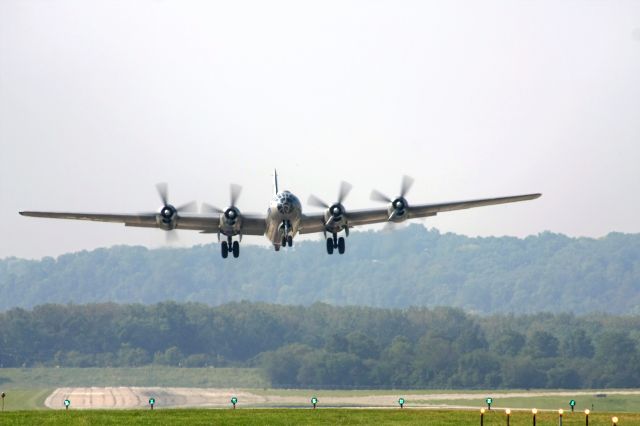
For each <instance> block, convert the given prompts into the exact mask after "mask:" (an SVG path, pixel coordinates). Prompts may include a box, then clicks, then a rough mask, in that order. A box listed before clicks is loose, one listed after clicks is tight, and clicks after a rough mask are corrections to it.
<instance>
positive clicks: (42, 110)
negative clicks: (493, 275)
mask: <svg viewBox="0 0 640 426" xmlns="http://www.w3.org/2000/svg"><path fill="white" fill-rule="evenodd" d="M639 160H640V2H638V1H626V2H625V1H613V0H612V1H514V0H507V1H482V2H480V1H433V2H426V1H415V2H411V1H403V2H398V1H371V0H367V1H362V2H357V1H324V2H302V1H291V2H278V1H269V2H264V1H256V2H248V1H232V2H229V1H227V2H213V1H202V2H194V1H183V0H180V1H143V0H139V1H130V0H126V1H86V0H82V1H28V0H20V1H17V0H16V1H13V0H0V206H1V207H0V257H6V256H19V257H40V256H44V255H57V254H61V253H64V252H68V251H74V250H80V249H91V248H95V247H99V246H110V245H114V244H144V245H147V246H151V247H156V246H161V245H163V244H164V237H165V236H164V234H163V233H162V232H161V231H158V230H147V229H132V228H125V227H123V226H121V225H115V224H102V223H91V222H76V221H56V220H46V219H34V218H25V217H21V216H19V215H18V210H51V211H86V212H117V213H125V212H140V211H149V210H152V211H153V210H155V209H157V208H158V207H159V205H160V203H159V199H158V197H157V194H156V192H155V188H154V184H155V183H156V182H159V181H167V182H169V184H170V186H169V187H170V196H171V200H172V201H173V202H174V203H175V204H181V203H183V202H186V201H189V200H193V199H195V200H197V201H199V202H203V201H205V202H209V203H211V204H214V205H218V206H225V205H226V204H227V200H228V191H229V189H228V185H229V183H231V182H235V183H239V184H242V185H243V186H244V191H243V193H242V197H241V199H240V203H239V207H240V208H241V209H242V210H243V211H251V212H263V211H265V210H266V207H267V204H268V202H269V200H270V198H271V196H272V193H271V178H270V174H271V172H272V169H273V168H274V167H277V168H278V172H279V174H280V177H281V180H280V184H281V187H286V188H287V189H290V190H292V191H293V192H294V193H296V194H297V195H298V196H299V197H300V198H301V199H302V200H303V201H306V199H307V198H308V196H309V194H311V193H314V194H316V195H318V196H320V197H321V198H323V199H325V200H327V201H332V200H333V198H335V194H336V192H337V189H338V185H339V182H340V180H343V179H344V180H347V181H349V182H351V183H352V184H353V185H354V190H353V191H352V193H351V196H350V197H349V199H348V200H347V203H346V206H347V208H354V209H355V208H365V207H370V206H377V205H378V204H375V203H373V202H371V201H369V193H370V191H371V189H373V188H374V187H375V188H378V189H380V190H382V191H383V192H387V193H389V194H390V195H395V193H397V191H398V187H399V185H400V179H401V176H402V175H403V174H409V175H411V176H413V177H414V178H415V179H416V183H415V185H414V187H413V190H412V192H411V193H410V194H409V201H410V202H414V203H423V202H437V201H447V200H459V199H467V198H477V197H486V196H501V195H512V194H519V193H528V192H543V193H544V195H543V197H542V198H541V199H539V200H536V201H532V202H527V203H521V204H518V205H509V206H496V207H487V208H481V209H473V210H467V211H463V212H456V213H446V214H442V215H441V216H438V217H436V218H432V219H429V220H428V221H426V222H425V224H427V225H428V226H434V227H437V228H438V229H440V230H441V231H443V232H444V231H451V232H456V233H463V234H467V235H517V236H524V235H528V234H536V233H538V232H541V231H544V230H551V231H554V232H562V233H566V234H569V235H575V236H578V235H587V236H602V235H604V234H606V233H608V232H610V231H622V232H640V220H639V218H640V171H639V170H638V163H639ZM309 210H312V209H308V208H307V211H309ZM180 237H181V243H182V244H184V245H190V244H194V243H207V242H210V241H212V240H213V239H214V238H212V236H210V235H209V236H203V235H198V234H197V233H190V232H187V231H183V232H181V233H180ZM250 241H251V242H252V243H264V242H266V239H264V238H258V237H253V238H252V239H251V240H250Z"/></svg>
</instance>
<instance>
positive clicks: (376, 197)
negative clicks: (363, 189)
mask: <svg viewBox="0 0 640 426" xmlns="http://www.w3.org/2000/svg"><path fill="white" fill-rule="evenodd" d="M371 199H372V200H373V201H381V202H383V203H390V202H391V198H389V197H387V196H386V195H384V194H383V193H382V192H380V191H378V190H376V189H374V190H373V191H371Z"/></svg>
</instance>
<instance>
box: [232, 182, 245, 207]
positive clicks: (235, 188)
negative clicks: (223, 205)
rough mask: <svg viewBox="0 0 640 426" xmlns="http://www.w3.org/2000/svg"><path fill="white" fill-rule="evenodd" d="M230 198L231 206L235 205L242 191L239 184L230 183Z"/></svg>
mask: <svg viewBox="0 0 640 426" xmlns="http://www.w3.org/2000/svg"><path fill="white" fill-rule="evenodd" d="M229 188H230V191H229V192H230V195H231V197H230V199H231V206H235V205H236V201H238V198H239V197H240V193H241V192H242V187H241V186H240V185H237V184H235V183H232V184H231V185H230V186H229Z"/></svg>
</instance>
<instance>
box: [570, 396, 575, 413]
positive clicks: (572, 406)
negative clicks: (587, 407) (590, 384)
mask: <svg viewBox="0 0 640 426" xmlns="http://www.w3.org/2000/svg"><path fill="white" fill-rule="evenodd" d="M569 406H570V407H571V412H572V413H573V408H574V407H575V406H576V400H575V399H572V400H571V401H569Z"/></svg>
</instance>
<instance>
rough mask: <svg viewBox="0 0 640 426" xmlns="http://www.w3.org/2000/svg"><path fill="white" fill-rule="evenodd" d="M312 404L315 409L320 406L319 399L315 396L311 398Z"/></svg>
mask: <svg viewBox="0 0 640 426" xmlns="http://www.w3.org/2000/svg"><path fill="white" fill-rule="evenodd" d="M311 403H312V404H313V408H316V405H317V404H318V398H316V397H315V396H314V397H313V398H311Z"/></svg>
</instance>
